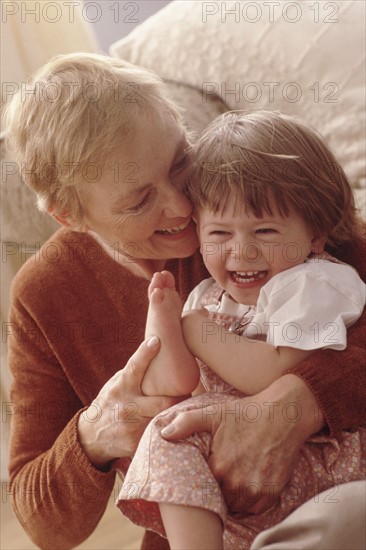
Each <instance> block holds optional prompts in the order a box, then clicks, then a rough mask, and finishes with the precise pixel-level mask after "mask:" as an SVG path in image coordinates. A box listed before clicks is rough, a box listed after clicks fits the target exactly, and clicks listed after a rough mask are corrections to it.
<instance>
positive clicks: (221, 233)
mask: <svg viewBox="0 0 366 550" xmlns="http://www.w3.org/2000/svg"><path fill="white" fill-rule="evenodd" d="M228 234H229V233H228V232H227V231H220V230H219V229H218V230H217V231H210V235H218V236H223V235H228Z"/></svg>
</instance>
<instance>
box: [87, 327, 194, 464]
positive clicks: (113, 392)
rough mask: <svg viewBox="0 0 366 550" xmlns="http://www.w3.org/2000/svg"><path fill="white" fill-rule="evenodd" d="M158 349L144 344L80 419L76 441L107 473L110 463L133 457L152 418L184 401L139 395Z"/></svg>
mask: <svg viewBox="0 0 366 550" xmlns="http://www.w3.org/2000/svg"><path fill="white" fill-rule="evenodd" d="M153 344H155V345H153ZM159 348H160V342H159V340H158V339H156V338H155V339H152V338H151V339H150V340H148V341H147V342H146V341H145V342H143V343H142V344H141V345H140V347H139V348H138V349H137V350H136V352H135V353H134V354H133V356H132V357H131V358H130V359H129V361H128V363H127V365H126V366H125V367H124V368H123V369H122V370H120V371H118V372H116V374H115V375H114V376H113V377H112V378H111V379H110V380H108V382H107V383H106V384H105V385H104V386H103V388H102V389H101V390H100V392H99V394H98V396H97V397H96V398H95V399H94V401H93V403H92V404H91V405H90V407H89V408H88V409H87V410H85V411H84V412H83V413H82V414H81V415H80V418H79V424H78V430H79V440H80V443H81V445H82V447H83V449H84V451H85V453H86V455H87V456H88V458H89V460H90V462H91V463H92V464H94V466H95V467H97V468H99V469H102V470H103V469H107V468H108V466H109V463H110V462H111V461H112V460H114V459H116V458H119V457H127V456H132V455H133V454H134V452H135V450H136V447H137V445H138V442H139V440H140V438H141V435H142V433H143V431H144V430H145V428H146V426H147V424H148V423H149V421H150V420H151V418H153V417H154V416H155V415H157V414H158V413H159V412H161V411H163V410H165V409H167V408H169V407H171V406H172V405H174V404H175V403H178V402H179V401H181V400H182V399H183V398H171V397H161V396H156V397H146V396H144V395H143V394H142V392H141V382H142V379H143V377H144V374H145V372H146V370H147V368H148V366H149V364H150V361H151V360H152V359H153V358H154V357H155V355H156V354H157V352H158V351H159Z"/></svg>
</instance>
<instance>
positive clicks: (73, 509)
mask: <svg viewBox="0 0 366 550" xmlns="http://www.w3.org/2000/svg"><path fill="white" fill-rule="evenodd" d="M9 321H10V323H9V328H8V332H9V334H10V335H9V365H10V369H11V372H12V376H13V383H12V389H11V396H10V399H11V402H10V404H9V412H11V445H10V449H11V451H10V463H9V470H10V493H11V496H12V499H13V506H14V510H15V512H16V515H17V517H18V519H19V521H20V523H21V524H22V526H23V528H24V529H25V531H26V532H27V533H28V535H29V536H30V538H31V539H32V540H33V541H34V543H35V544H36V545H37V546H39V547H40V548H45V549H46V548H47V549H48V548H53V549H62V550H65V549H67V548H72V547H74V546H76V545H77V544H80V543H81V542H82V541H83V540H84V539H85V538H86V537H88V536H89V535H90V534H91V533H92V532H93V530H94V529H95V527H96V525H97V523H98V521H99V520H100V518H101V516H102V514H103V512H104V510H105V507H106V505H107V501H108V498H109V496H110V493H111V491H112V487H113V484H114V478H115V474H114V472H107V473H103V472H100V471H99V470H97V469H96V468H94V467H93V465H92V464H91V463H90V462H89V461H88V459H87V457H86V455H85V454H84V452H83V449H82V447H81V446H80V444H79V441H78V435H77V422H78V417H79V415H80V414H81V412H82V411H83V410H84V409H83V408H82V403H81V402H80V400H79V399H78V397H77V396H76V393H75V392H74V390H73V388H72V386H71V384H70V383H69V381H68V380H67V377H66V375H65V373H64V371H63V370H62V368H61V366H60V365H59V364H58V361H57V357H56V356H55V354H54V353H53V351H52V344H51V343H50V341H49V340H47V339H46V337H45V336H44V335H43V333H42V331H41V330H40V329H39V327H38V326H37V324H36V323H35V322H34V320H33V319H32V316H31V315H30V314H29V312H28V311H27V309H26V308H25V306H24V305H23V304H22V303H21V302H20V300H15V301H14V302H13V305H12V310H11V315H10V319H9ZM40 425H41V426H42V429H40V428H39V427H40Z"/></svg>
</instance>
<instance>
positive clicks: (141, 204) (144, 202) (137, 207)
mask: <svg viewBox="0 0 366 550" xmlns="http://www.w3.org/2000/svg"><path fill="white" fill-rule="evenodd" d="M149 201H150V195H146V197H144V198H143V199H142V200H141V201H140V202H139V203H138V204H136V205H135V206H132V207H131V208H130V209H129V210H131V211H132V212H138V211H139V210H142V209H143V208H144V206H146V205H147V204H148V202H149Z"/></svg>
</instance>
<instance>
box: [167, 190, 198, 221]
mask: <svg viewBox="0 0 366 550" xmlns="http://www.w3.org/2000/svg"><path fill="white" fill-rule="evenodd" d="M163 208H164V214H165V215H166V216H167V217H170V218H177V217H179V218H188V216H190V215H191V214H192V204H191V202H190V200H189V199H188V197H187V196H186V195H185V194H184V193H183V187H181V186H179V187H175V186H173V185H171V184H170V186H169V191H168V192H167V193H166V195H165V205H164V206H163Z"/></svg>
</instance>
